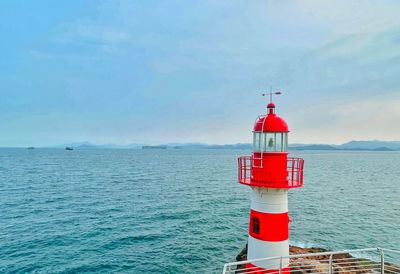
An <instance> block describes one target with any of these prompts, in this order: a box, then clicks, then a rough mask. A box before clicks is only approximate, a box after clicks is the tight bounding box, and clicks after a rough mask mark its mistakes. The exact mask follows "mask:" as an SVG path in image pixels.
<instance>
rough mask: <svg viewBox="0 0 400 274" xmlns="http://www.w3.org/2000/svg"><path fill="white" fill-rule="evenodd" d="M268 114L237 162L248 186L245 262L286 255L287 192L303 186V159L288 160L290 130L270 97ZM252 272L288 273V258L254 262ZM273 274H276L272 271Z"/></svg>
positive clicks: (257, 123)
mask: <svg viewBox="0 0 400 274" xmlns="http://www.w3.org/2000/svg"><path fill="white" fill-rule="evenodd" d="M274 94H280V92H275V93H269V94H268V95H269V96H270V102H269V104H268V105H267V114H266V115H261V116H259V117H257V119H256V121H255V124H254V127H253V153H252V155H251V156H243V157H239V159H238V168H239V170H238V180H239V183H241V184H244V185H247V186H249V187H251V194H250V195H251V208H250V220H249V233H248V235H249V236H248V248H247V259H248V260H254V259H260V258H268V257H285V256H289V223H290V218H289V210H288V190H289V189H290V188H297V187H302V186H303V166H304V160H303V159H301V158H290V157H288V133H289V128H288V125H287V123H286V122H285V120H284V119H282V118H281V117H279V116H278V115H276V113H275V104H274V103H273V102H272V95H274ZM263 95H267V94H263ZM246 268H247V269H249V270H250V269H251V270H252V271H254V272H252V273H279V271H278V270H279V268H281V269H282V273H290V268H289V259H288V258H283V259H282V260H276V261H273V260H272V261H271V260H268V261H257V260H256V261H254V262H253V263H251V264H250V263H249V264H247V265H246ZM275 271H276V272H275Z"/></svg>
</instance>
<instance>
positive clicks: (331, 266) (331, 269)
mask: <svg viewBox="0 0 400 274" xmlns="http://www.w3.org/2000/svg"><path fill="white" fill-rule="evenodd" d="M332 258H333V254H331V255H330V256H329V269H328V274H332V273H333V265H332Z"/></svg>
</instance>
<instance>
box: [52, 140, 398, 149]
mask: <svg viewBox="0 0 400 274" xmlns="http://www.w3.org/2000/svg"><path fill="white" fill-rule="evenodd" d="M66 147H73V148H74V149H99V148H109V149H146V150H147V149H243V150H252V144H250V143H238V144H204V143H167V144H159V145H149V144H135V143H132V144H128V145H117V144H101V145H98V144H92V143H89V142H81V143H79V142H76V143H69V144H62V145H57V146H52V147H51V148H66ZM289 150H290V151H303V150H324V151H326V150H329V151H400V141H379V140H372V141H350V142H347V143H344V144H341V145H332V144H289Z"/></svg>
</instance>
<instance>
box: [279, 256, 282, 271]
mask: <svg viewBox="0 0 400 274" xmlns="http://www.w3.org/2000/svg"><path fill="white" fill-rule="evenodd" d="M279 274H282V256H281V258H280V259H279Z"/></svg>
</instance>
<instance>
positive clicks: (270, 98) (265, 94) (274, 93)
mask: <svg viewBox="0 0 400 274" xmlns="http://www.w3.org/2000/svg"><path fill="white" fill-rule="evenodd" d="M281 94H282V92H280V91H275V92H272V88H271V92H269V93H263V94H262V96H267V95H269V102H270V103H272V95H281Z"/></svg>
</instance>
